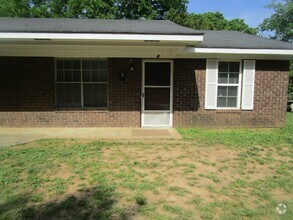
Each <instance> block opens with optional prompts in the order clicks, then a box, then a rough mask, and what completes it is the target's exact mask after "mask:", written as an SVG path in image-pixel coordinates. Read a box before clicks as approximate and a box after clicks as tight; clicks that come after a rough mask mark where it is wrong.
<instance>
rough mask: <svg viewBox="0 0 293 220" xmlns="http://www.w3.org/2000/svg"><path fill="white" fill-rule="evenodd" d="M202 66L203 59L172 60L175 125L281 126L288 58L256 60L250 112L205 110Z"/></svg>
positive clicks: (283, 117)
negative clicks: (252, 103) (252, 100)
mask: <svg viewBox="0 0 293 220" xmlns="http://www.w3.org/2000/svg"><path fill="white" fill-rule="evenodd" d="M205 69H206V61H205V60H199V59H197V60H195V59H193V60H191V59H178V60H175V63H174V71H175V74H174V93H175V94H174V126H175V127H195V126H209V127H220V126H221V127H282V126H284V124H285V114H286V102H287V86H288V69H289V62H288V61H261V60H257V61H256V75H255V96H254V110H253V111H241V110H205V109H204V93H205ZM189 100H192V102H193V105H192V106H190V103H189Z"/></svg>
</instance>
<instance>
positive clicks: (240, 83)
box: [216, 60, 243, 110]
mask: <svg viewBox="0 0 293 220" xmlns="http://www.w3.org/2000/svg"><path fill="white" fill-rule="evenodd" d="M221 62H238V63H239V80H238V84H229V81H228V83H219V74H220V71H219V66H220V63H221ZM242 66H243V65H242V60H218V69H217V72H218V73H217V83H216V85H217V88H216V97H217V103H216V109H217V110H238V109H240V106H241V95H242V94H241V91H242V75H243V74H242V71H243V69H242ZM221 86H222V87H237V101H236V103H237V105H236V107H218V89H219V87H221Z"/></svg>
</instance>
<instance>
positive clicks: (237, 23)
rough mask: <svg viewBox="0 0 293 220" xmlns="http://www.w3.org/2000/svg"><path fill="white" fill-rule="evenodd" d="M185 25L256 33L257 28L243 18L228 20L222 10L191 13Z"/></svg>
mask: <svg viewBox="0 0 293 220" xmlns="http://www.w3.org/2000/svg"><path fill="white" fill-rule="evenodd" d="M182 24H183V25H185V26H187V27H190V28H193V29H197V30H228V31H240V32H244V33H248V34H256V33H257V30H256V28H251V27H249V26H248V25H247V24H245V22H244V20H243V19H233V20H230V21H229V20H227V19H226V18H225V17H224V15H223V14H222V13H220V12H207V13H203V14H195V13H191V14H189V15H188V16H187V17H186V19H185V21H183V22H182Z"/></svg>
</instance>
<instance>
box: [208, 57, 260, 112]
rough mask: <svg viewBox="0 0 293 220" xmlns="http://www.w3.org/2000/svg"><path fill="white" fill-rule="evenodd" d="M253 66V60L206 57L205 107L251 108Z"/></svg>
mask: <svg viewBox="0 0 293 220" xmlns="http://www.w3.org/2000/svg"><path fill="white" fill-rule="evenodd" d="M242 63H243V71H242ZM255 66H256V61H255V60H243V61H239V62H235V61H234V62H232V61H230V62H229V61H226V62H223V61H219V60H217V59H208V60H207V65H206V79H205V109H242V110H246V111H250V110H253V103H254V84H255V72H256V71H255ZM242 76H243V77H242ZM240 104H241V105H240Z"/></svg>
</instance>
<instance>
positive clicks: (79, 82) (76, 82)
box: [54, 57, 109, 110]
mask: <svg viewBox="0 0 293 220" xmlns="http://www.w3.org/2000/svg"><path fill="white" fill-rule="evenodd" d="M58 60H63V61H64V60H71V61H73V60H78V61H80V81H72V82H68V81H67V82H66V81H65V82H60V81H58V80H57V61H58ZM84 60H106V61H107V69H106V70H107V81H106V82H84V81H83V75H82V71H83V69H82V61H84ZM108 62H109V60H108V58H70V57H69V58H67V57H66V58H63V57H58V58H55V59H54V68H55V108H57V109H60V110H63V109H64V110H66V109H72V110H79V109H84V110H86V109H98V110H107V109H108V108H109V83H108V82H109V63H108ZM63 70H64V69H63ZM72 70H74V69H72ZM57 84H80V90H81V91H80V95H81V100H80V107H59V106H58V100H57ZM84 84H95V85H97V84H99V85H101V84H102V85H105V84H106V85H107V94H106V96H107V104H106V106H105V107H85V106H84V91H83V86H84Z"/></svg>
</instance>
